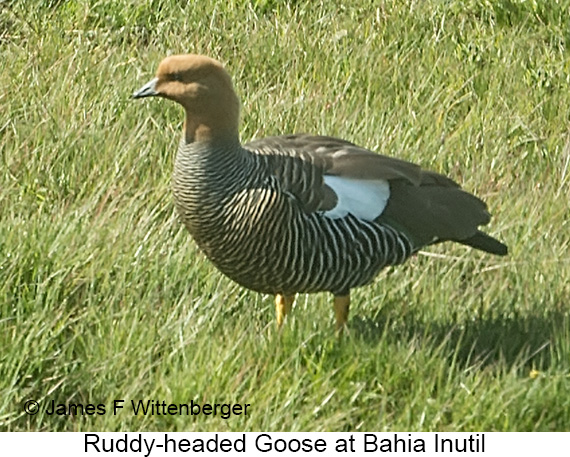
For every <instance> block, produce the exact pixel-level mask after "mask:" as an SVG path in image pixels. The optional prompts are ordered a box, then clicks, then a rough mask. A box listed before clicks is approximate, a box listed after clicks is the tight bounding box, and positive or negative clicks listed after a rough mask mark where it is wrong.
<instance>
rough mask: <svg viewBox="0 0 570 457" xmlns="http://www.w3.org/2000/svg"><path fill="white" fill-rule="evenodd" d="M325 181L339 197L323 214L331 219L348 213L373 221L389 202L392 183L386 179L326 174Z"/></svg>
mask: <svg viewBox="0 0 570 457" xmlns="http://www.w3.org/2000/svg"><path fill="white" fill-rule="evenodd" d="M324 181H325V184H326V185H327V186H329V187H330V188H331V189H332V190H334V193H335V194H336V196H337V198H338V202H337V205H336V206H335V207H334V208H333V209H331V210H328V211H324V212H323V214H324V215H325V216H327V217H330V218H331V219H337V218H339V217H344V216H346V215H347V214H348V213H350V214H352V215H353V216H355V217H358V218H360V219H364V220H367V221H372V220H374V219H376V218H377V217H378V216H380V214H382V211H384V208H386V204H387V203H388V198H390V185H389V184H388V181H386V180H385V179H355V178H346V177H341V176H328V175H325V176H324Z"/></svg>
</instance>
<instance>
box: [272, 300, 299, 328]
mask: <svg viewBox="0 0 570 457" xmlns="http://www.w3.org/2000/svg"><path fill="white" fill-rule="evenodd" d="M294 301H295V295H282V294H277V295H275V313H276V314H277V328H281V326H282V325H283V321H284V320H285V316H287V314H289V312H290V311H291V308H292V307H293V302H294Z"/></svg>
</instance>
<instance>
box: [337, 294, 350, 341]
mask: <svg viewBox="0 0 570 457" xmlns="http://www.w3.org/2000/svg"><path fill="white" fill-rule="evenodd" d="M349 307H350V295H335V296H334V317H335V319H336V331H337V332H338V333H342V331H343V329H344V327H346V322H347V321H348V309H349Z"/></svg>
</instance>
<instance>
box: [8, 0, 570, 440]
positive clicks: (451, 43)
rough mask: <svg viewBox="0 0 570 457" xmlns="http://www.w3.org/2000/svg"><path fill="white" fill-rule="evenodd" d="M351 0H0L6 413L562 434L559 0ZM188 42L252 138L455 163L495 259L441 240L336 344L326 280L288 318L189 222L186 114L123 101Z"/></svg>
mask: <svg viewBox="0 0 570 457" xmlns="http://www.w3.org/2000/svg"><path fill="white" fill-rule="evenodd" d="M343 3H344V6H335V4H334V2H322V3H319V2H300V1H297V2H295V1H292V2H287V3H286V4H285V3H281V2H274V1H271V0H267V1H262V0H259V1H251V2H248V1H244V0H234V1H229V2H213V1H212V2H196V3H194V2H184V1H175V0H171V1H167V0H147V1H143V2H141V1H131V0H121V1H117V2H115V1H110V0H70V1H61V0H60V1H57V0H53V1H50V0H44V1H41V0H38V1H36V2H24V1H22V0H13V1H8V2H2V3H1V4H0V9H1V11H0V13H1V14H0V57H1V58H0V75H1V81H2V82H3V84H2V88H1V89H0V103H1V106H2V109H1V110H0V152H1V161H2V165H1V167H0V220H1V224H0V347H1V348H2V350H1V351H0V429H2V430H80V431H87V430H106V431H113V430H127V429H128V430H150V431H153V430H196V431H213V430H220V431H224V430H234V431H238V430H272V431H278V430H293V431H298V430H304V431H323V430H340V431H352V430H355V431H387V430H390V431H392V430H394V431H397V430H409V431H420V430H421V431H433V430H437V431H466V430H478V431H479V430H499V431H503V430H504V431H507V430H508V431H512V430H517V431H532V430H541V431H545V430H568V429H570V379H569V377H570V319H569V309H570V308H569V306H570V305H569V303H570V260H569V259H570V257H569V255H568V254H569V243H570V230H569V229H570V222H569V221H570V211H569V210H568V208H569V198H570V191H569V189H570V187H569V186H570V182H569V163H570V132H569V128H568V125H569V117H570V111H569V109H570V108H569V107H570V76H569V75H570V59H569V51H568V46H569V44H568V43H569V40H570V28H569V27H568V22H567V11H568V7H569V3H568V1H564V0H561V1H557V2H554V1H550V2H544V6H541V5H542V3H540V2H531V1H527V2H516V1H507V0H502V1H500V0H494V1H492V0H469V1H467V2H460V1H449V2H441V1H437V0H427V1H424V2H414V1H410V2H399V1H384V2H367V1H365V0H351V1H348V2H343ZM189 51H191V52H196V53H204V54H207V55H210V56H213V57H216V58H218V59H220V60H221V61H223V62H225V63H226V65H227V67H228V69H229V71H230V73H231V74H232V75H233V76H234V81H235V85H236V89H237V91H238V93H239V95H240V97H241V99H242V105H243V108H242V125H241V135H242V138H243V139H244V140H246V139H250V138H253V137H259V136H263V135H270V134H279V133H288V132H302V131H306V132H314V133H321V134H328V135H334V136H340V137H343V138H346V139H348V140H352V141H354V142H357V143H358V144H361V145H363V146H367V147H369V148H372V149H375V150H377V151H378V152H380V153H384V154H390V155H395V156H398V157H402V158H405V159H408V160H411V161H414V162H417V163H419V164H421V165H423V166H424V167H428V168H431V169H434V170H437V171H439V172H442V173H446V174H449V175H450V176H452V177H453V178H454V179H456V180H458V181H459V182H460V183H461V184H462V185H463V186H464V187H465V188H466V189H468V190H469V191H472V192H475V193H476V194H477V195H479V196H480V197H482V198H484V199H485V200H486V201H487V202H488V204H489V207H490V209H491V212H492V213H493V216H494V217H493V220H492V222H491V224H490V226H489V227H488V231H489V232H490V233H492V234H493V235H495V236H497V237H498V238H500V239H502V240H504V241H505V242H506V243H507V244H508V245H509V247H510V253H509V256H508V257H506V258H497V257H492V256H489V255H484V254H481V253H479V252H475V251H472V250H468V249H466V248H464V247H462V246H458V245H453V244H446V245H442V246H437V247H434V248H430V249H429V251H427V252H425V253H421V254H420V255H418V256H417V257H415V258H413V259H411V260H410V261H409V262H408V263H406V264H405V265H403V266H400V267H397V268H393V269H387V270H385V271H383V272H382V273H381V274H380V275H379V276H378V278H377V280H376V281H375V282H374V283H373V284H372V285H370V286H368V287H364V288H361V289H357V290H355V291H354V293H353V303H354V306H353V308H352V312H351V319H350V322H349V329H350V334H349V336H348V337H346V338H344V340H343V341H342V342H338V341H336V339H335V337H334V335H333V331H332V329H333V317H332V312H331V303H330V297H328V296H326V295H324V294H319V295H313V296H300V297H298V299H297V303H296V306H295V308H294V310H293V314H292V315H291V319H289V320H288V322H287V324H286V327H285V328H284V330H283V332H282V333H281V334H279V333H277V332H276V331H275V328H274V325H275V322H274V309H273V302H272V297H269V296H261V295H258V294H255V293H252V292H249V291H247V290H244V289H242V288H240V287H239V286H237V285H235V284H234V283H232V282H231V281H229V280H228V279H226V278H224V277H222V276H221V274H220V273H218V272H217V271H216V270H215V269H214V268H213V267H212V265H211V264H209V262H208V261H207V259H205V258H204V257H203V256H202V255H201V254H200V253H199V252H198V251H197V249H196V247H195V245H194V244H193V242H192V241H191V239H190V237H189V236H188V235H187V234H186V232H185V230H184V229H183V228H182V227H181V224H180V223H179V222H178V220H177V217H176V215H175V213H174V207H173V202H172V196H171V192H170V175H171V170H172V162H173V155H174V153H175V150H176V146H177V142H178V139H179V134H180V133H179V132H180V129H181V124H182V113H181V110H180V109H179V107H177V106H175V105H174V104H172V103H168V102H166V101H152V102H148V103H145V102H131V101H130V100H129V96H130V94H131V93H132V92H133V91H134V90H135V89H137V88H138V87H140V86H141V85H142V84H144V83H145V82H146V81H147V80H148V79H149V78H150V77H151V76H152V73H153V72H154V69H155V67H156V66H157V64H158V62H159V61H160V59H161V58H162V57H163V56H164V55H166V54H169V53H180V52H189ZM28 399H35V400H37V401H39V402H40V404H41V408H40V412H39V413H38V414H36V415H33V416H28V415H26V414H25V413H24V411H23V404H24V402H25V401H26V400H28ZM114 399H125V400H126V401H127V402H128V401H129V400H131V399H133V400H140V399H143V400H146V399H156V400H161V401H162V400H164V401H166V402H172V403H180V402H190V400H193V401H195V402H200V403H202V402H209V403H215V402H220V403H250V404H251V405H252V406H251V409H250V410H249V413H248V415H247V416H244V415H241V416H234V417H231V418H230V419H227V420H224V419H222V418H220V417H219V416H218V417H212V416H196V417H187V416H143V417H141V416H140V415H139V416H133V415H132V414H130V413H128V411H127V410H125V411H124V412H123V413H120V414H117V415H112V414H110V413H109V411H110V410H111V409H112V402H113V400H114ZM51 400H53V401H55V402H56V403H82V404H87V403H93V404H104V405H106V407H107V411H108V413H107V414H105V415H93V416H87V415H73V416H53V415H52V416H50V415H48V414H46V412H45V406H46V405H47V404H48V403H49V401H51Z"/></svg>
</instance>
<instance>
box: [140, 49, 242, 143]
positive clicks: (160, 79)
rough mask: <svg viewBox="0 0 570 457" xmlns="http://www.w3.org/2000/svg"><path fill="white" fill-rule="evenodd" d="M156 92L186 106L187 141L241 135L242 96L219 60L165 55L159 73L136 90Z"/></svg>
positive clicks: (147, 93) (144, 94) (143, 93)
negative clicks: (240, 96)
mask: <svg viewBox="0 0 570 457" xmlns="http://www.w3.org/2000/svg"><path fill="white" fill-rule="evenodd" d="M153 96H158V97H164V98H167V99H169V100H173V101H175V102H177V103H179V104H181V105H182V106H183V107H184V109H185V110H186V122H185V127H184V130H185V139H186V142H187V143H191V142H193V141H210V140H215V139H226V138H231V139H235V138H237V137H238V123H239V100H238V98H237V95H236V93H235V91H234V89H233V85H232V80H231V78H230V75H229V74H228V73H227V72H226V70H225V69H224V67H223V66H222V64H221V63H220V62H218V61H217V60H214V59H211V58H210V57H206V56H202V55H196V54H180V55H173V56H169V57H166V58H165V59H164V60H163V61H162V62H161V63H160V65H159V66H158V70H157V72H156V77H155V78H153V79H152V80H150V81H149V82H148V83H147V84H145V85H144V86H143V87H141V88H140V89H139V90H138V91H136V92H135V93H134V94H133V98H143V97H153Z"/></svg>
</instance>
